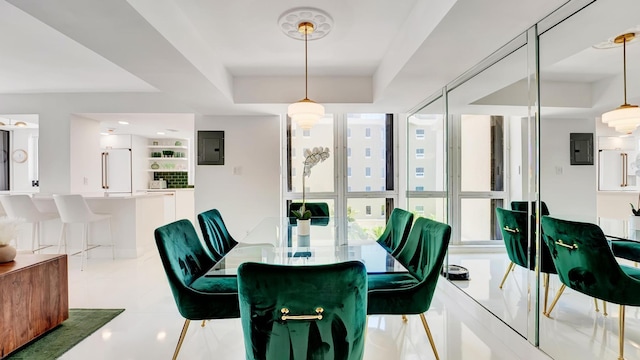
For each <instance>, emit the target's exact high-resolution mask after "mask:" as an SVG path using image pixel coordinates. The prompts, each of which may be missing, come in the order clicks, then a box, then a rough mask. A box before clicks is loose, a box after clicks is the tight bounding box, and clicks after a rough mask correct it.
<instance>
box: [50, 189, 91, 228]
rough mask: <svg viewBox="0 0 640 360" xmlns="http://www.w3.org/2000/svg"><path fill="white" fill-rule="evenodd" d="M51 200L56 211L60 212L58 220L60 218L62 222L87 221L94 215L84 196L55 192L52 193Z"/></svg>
mask: <svg viewBox="0 0 640 360" xmlns="http://www.w3.org/2000/svg"><path fill="white" fill-rule="evenodd" d="M53 200H54V201H55V203H56V207H57V208H58V213H59V214H60V220H62V222H65V223H79V222H87V221H89V220H90V219H91V218H92V216H94V215H95V214H94V213H93V212H92V211H91V209H90V208H89V205H87V202H86V201H85V200H84V197H82V195H79V194H69V195H60V194H55V195H53Z"/></svg>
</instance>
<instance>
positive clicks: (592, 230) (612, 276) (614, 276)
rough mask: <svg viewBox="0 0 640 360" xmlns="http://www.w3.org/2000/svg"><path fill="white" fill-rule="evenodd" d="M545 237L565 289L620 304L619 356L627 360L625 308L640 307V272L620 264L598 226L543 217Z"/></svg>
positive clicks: (552, 305)
mask: <svg viewBox="0 0 640 360" xmlns="http://www.w3.org/2000/svg"><path fill="white" fill-rule="evenodd" d="M542 235H543V238H544V241H545V242H546V243H547V245H548V246H549V250H550V251H551V256H552V258H553V262H554V263H555V266H556V269H557V270H558V276H559V278H560V281H561V282H562V286H561V287H560V289H558V293H557V295H556V298H555V299H554V301H553V303H552V304H551V309H550V310H549V312H551V310H553V307H554V306H555V304H556V302H557V299H558V297H559V296H560V294H562V292H563V291H564V289H565V288H566V287H567V286H568V287H569V288H571V289H573V290H575V291H578V292H581V293H583V294H586V295H589V296H592V297H594V298H598V299H602V300H604V301H608V302H612V303H615V304H619V305H620V315H619V357H618V359H623V358H624V311H625V306H626V305H630V306H640V270H639V269H637V268H634V267H630V266H625V265H620V264H618V262H617V261H616V259H615V257H614V256H613V253H612V252H611V249H610V248H609V243H608V242H607V239H606V237H605V235H604V233H603V232H602V230H601V229H600V227H598V226H597V225H594V224H589V223H582V222H576V221H568V220H560V219H555V218H552V217H549V216H543V217H542Z"/></svg>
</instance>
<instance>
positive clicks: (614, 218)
mask: <svg viewBox="0 0 640 360" xmlns="http://www.w3.org/2000/svg"><path fill="white" fill-rule="evenodd" d="M639 13H640V2H638V1H634V0H606V1H603V0H599V1H595V2H593V3H591V4H590V5H588V6H586V7H584V8H583V9H581V10H580V11H578V12H576V13H575V14H573V15H571V16H569V17H567V18H566V19H558V20H561V21H560V22H559V23H557V24H554V25H553V26H548V30H542V31H541V35H540V36H539V58H540V59H539V62H540V72H539V74H540V99H541V100H540V198H541V199H542V200H543V201H545V202H546V204H547V205H548V208H549V210H550V213H551V215H550V216H551V217H552V218H555V219H559V220H560V221H568V222H569V223H562V222H557V221H549V222H548V226H549V227H546V228H545V227H544V226H545V225H546V224H547V223H545V222H544V219H543V229H542V230H543V231H544V232H543V236H544V237H545V240H546V243H549V244H550V247H555V246H557V244H558V242H559V240H560V239H556V238H555V237H554V232H551V231H550V232H548V233H547V232H546V230H545V229H552V230H553V229H555V227H554V226H559V225H558V224H564V225H563V226H565V227H566V229H565V233H564V235H563V236H564V242H566V243H568V244H570V245H569V246H572V245H573V241H574V240H573V238H572V236H573V235H571V234H570V232H569V231H568V230H567V229H569V228H570V227H571V228H573V227H575V228H576V229H581V230H580V231H581V234H580V236H579V237H575V241H579V242H580V245H579V246H582V247H583V249H600V250H599V251H596V252H595V253H597V254H598V255H599V256H601V257H600V258H598V259H597V260H596V261H595V263H594V262H593V261H592V260H593V259H591V257H589V255H588V254H587V255H584V256H585V258H584V259H583V260H581V261H582V263H581V264H582V265H581V267H580V268H579V269H578V268H573V267H570V270H569V271H571V273H570V274H572V275H570V274H569V273H567V275H564V276H565V279H571V281H568V282H567V284H566V288H565V290H564V291H562V293H561V295H560V297H559V298H558V301H557V303H556V305H555V307H554V308H553V309H552V310H551V312H550V314H547V316H544V315H541V316H540V319H539V344H540V348H541V349H542V350H543V351H545V352H546V353H547V354H549V355H550V356H551V357H553V358H556V359H563V358H581V359H604V358H607V359H613V358H623V357H624V359H640V333H639V332H638V331H636V329H638V328H640V314H639V313H638V311H637V309H638V308H637V307H630V306H627V311H626V314H625V312H622V311H621V309H620V307H619V305H618V304H617V302H620V301H622V298H621V296H620V294H621V293H623V292H624V293H633V291H635V294H636V295H633V296H630V298H631V299H640V286H638V287H637V288H634V287H633V286H634V285H633V284H635V283H636V282H637V281H635V280H634V281H635V282H634V281H631V282H630V283H629V284H627V285H624V286H623V285H620V284H622V282H621V281H622V280H621V279H626V278H625V276H627V275H626V274H635V273H636V272H637V270H636V269H635V267H634V264H633V262H632V261H630V260H629V256H627V255H624V254H622V253H620V252H619V251H618V249H619V247H620V246H621V245H620V244H621V243H620V240H618V239H616V238H611V237H610V238H603V236H602V233H604V234H607V235H613V236H616V237H619V238H633V237H635V234H636V232H635V228H634V227H635V225H634V224H635V216H631V217H630V215H632V213H631V209H630V206H629V203H631V204H634V205H635V206H637V202H638V193H639V192H640V187H638V186H637V184H640V182H638V181H637V180H639V179H640V177H639V176H638V175H640V172H638V164H640V162H639V161H638V158H637V157H636V154H638V150H640V148H639V147H638V146H639V142H638V139H639V136H640V133H638V130H631V131H627V130H625V131H616V130H615V129H614V128H611V127H609V126H607V125H605V124H603V123H602V117H603V114H604V113H606V112H609V111H611V110H613V109H615V108H617V107H618V106H620V105H621V104H623V103H625V102H626V103H629V104H636V105H637V104H638V103H640V45H638V43H639V42H640V41H639V40H638V39H637V37H638V36H640V18H639V17H638V16H637V14H639ZM624 34H633V35H632V36H629V40H630V41H629V42H626V41H624V42H623V43H616V42H615V41H614V40H615V38H616V37H618V36H621V35H624ZM633 37H635V38H633ZM632 38H633V39H632ZM625 53H626V54H625ZM625 59H626V64H625ZM625 65H626V84H625ZM625 87H626V88H625ZM625 97H626V99H625ZM639 121H640V119H639ZM572 133H586V134H593V138H594V142H593V145H592V146H593V149H592V150H593V152H594V154H595V156H594V164H593V165H590V164H588V163H587V164H572V163H571V154H570V152H569V150H570V149H571V148H570V137H571V134H572ZM623 154H626V159H625V156H624V155H623ZM625 184H627V185H626V186H625ZM583 223H587V224H594V225H597V226H598V227H599V228H600V229H598V228H597V227H593V226H594V225H592V227H591V228H590V227H589V226H588V225H584V224H583ZM567 224H570V225H567ZM600 230H601V232H600ZM627 244H628V246H630V247H631V248H638V246H637V244H635V243H627ZM599 246H600V247H599ZM571 250H572V251H573V253H572V254H571V255H570V256H573V257H574V258H575V257H578V256H582V255H578V254H582V253H583V251H581V250H580V251H579V250H577V249H571ZM565 252H568V251H567V250H564V247H563V248H562V249H559V250H553V248H552V253H557V255H556V257H555V264H556V267H557V269H558V272H561V273H562V272H564V271H565V270H563V269H564V268H563V265H558V263H559V262H560V263H562V264H565V263H564V262H562V259H563V258H562V256H563V254H564V253H565ZM592 255H593V254H592ZM590 259H591V260H590ZM638 260H640V259H638ZM594 264H595V266H594ZM605 264H606V266H605ZM620 266H623V267H622V268H621V267H620ZM624 266H629V267H627V268H624ZM578 272H579V273H581V274H587V273H588V274H591V275H590V276H589V278H590V279H592V280H591V281H589V282H588V283H583V282H581V281H579V279H584V277H583V276H578V277H576V274H577V273H578ZM603 272H604V273H606V275H604V276H603ZM627 278H628V276H627ZM603 286H604V287H605V288H606V289H607V290H606V291H603V290H602V289H603V288H602V287H603ZM562 288H563V284H562V283H561V281H560V280H559V277H558V276H555V275H552V276H551V277H550V284H549V290H550V292H552V293H554V294H555V293H558V292H560V289H562ZM623 288H624V290H623ZM633 289H636V290H633ZM585 291H588V292H589V295H588V294H586V293H585ZM594 297H595V298H596V299H594ZM598 297H600V298H607V299H608V300H609V302H608V303H606V304H605V303H603V301H602V300H597V298H598ZM625 300H628V299H625ZM627 304H628V305H633V301H631V302H627ZM605 306H606V307H605ZM621 318H624V319H625V321H624V323H621V322H620V319H621ZM621 324H623V325H624V328H623V329H624V331H623V330H621V329H620V328H619V326H620V325H621ZM620 340H623V341H622V342H621V341H620ZM621 346H622V347H621Z"/></svg>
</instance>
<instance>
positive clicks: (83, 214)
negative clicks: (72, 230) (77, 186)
mask: <svg viewBox="0 0 640 360" xmlns="http://www.w3.org/2000/svg"><path fill="white" fill-rule="evenodd" d="M53 200H54V202H55V203H56V207H57V208H58V213H59V214H60V221H62V229H61V230H60V240H59V241H58V252H60V247H61V245H62V244H63V243H64V251H65V253H66V252H67V227H68V225H69V224H83V231H82V250H81V253H80V270H83V269H84V262H85V261H86V259H87V251H89V250H91V249H93V248H95V247H97V246H101V245H96V244H89V225H90V224H91V223H94V222H97V221H107V224H108V227H109V241H110V242H111V243H110V244H109V246H111V253H112V256H113V258H114V259H115V258H116V247H115V244H114V242H113V234H112V233H111V215H110V214H96V213H94V212H93V211H91V209H90V208H89V205H87V202H86V201H85V200H84V197H82V195H79V194H69V195H60V194H55V195H53Z"/></svg>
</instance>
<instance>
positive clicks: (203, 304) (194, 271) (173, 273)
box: [154, 219, 240, 360]
mask: <svg viewBox="0 0 640 360" xmlns="http://www.w3.org/2000/svg"><path fill="white" fill-rule="evenodd" d="M154 236H155V239H156V245H157V246H158V252H159V253H160V259H161V260H162V265H163V267H164V270H165V273H166V275H167V279H168V280H169V287H170V288H171V292H172V293H173V298H174V300H175V302H176V305H177V307H178V311H179V312H180V314H181V315H182V316H183V317H184V318H185V322H184V326H183V327H182V332H181V333H180V338H179V339H178V344H177V345H176V349H175V352H174V354H173V359H174V360H175V359H176V358H177V357H178V353H179V352H180V347H181V346H182V341H183V340H184V337H185V335H186V333H187V329H188V328H189V323H190V322H191V320H210V319H231V318H239V317H240V309H239V307H238V283H237V281H236V278H235V277H234V276H229V277H206V276H205V275H206V273H207V271H209V269H211V267H213V265H214V264H215V260H214V259H213V258H212V257H211V256H210V255H209V254H208V253H207V251H206V250H205V248H204V246H202V243H201V242H200V239H199V238H198V234H197V233H196V230H195V228H194V227H193V225H192V224H191V222H190V221H189V220H184V219H183V220H179V221H176V222H173V223H170V224H167V225H165V226H162V227H159V228H157V229H156V230H155V232H154Z"/></svg>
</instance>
